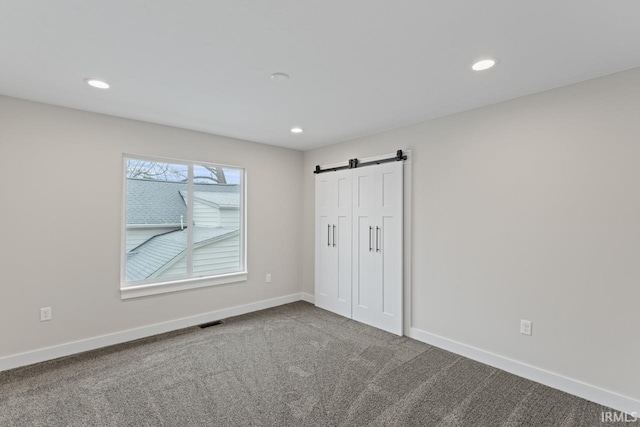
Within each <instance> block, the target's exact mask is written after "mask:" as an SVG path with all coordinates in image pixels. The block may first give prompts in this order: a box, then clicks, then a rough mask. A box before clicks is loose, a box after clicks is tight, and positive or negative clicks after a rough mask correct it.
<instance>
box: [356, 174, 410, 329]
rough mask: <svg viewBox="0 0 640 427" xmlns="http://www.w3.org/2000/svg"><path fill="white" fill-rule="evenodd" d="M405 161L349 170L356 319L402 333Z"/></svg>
mask: <svg viewBox="0 0 640 427" xmlns="http://www.w3.org/2000/svg"><path fill="white" fill-rule="evenodd" d="M403 192H404V190H403V164H402V162H394V163H385V164H381V165H376V166H369V167H363V168H357V169H355V170H354V172H353V211H352V215H353V286H352V289H353V308H352V318H353V319H354V320H357V321H360V322H363V323H366V324H369V325H371V326H375V327H377V328H380V329H383V330H385V331H388V332H391V333H394V334H397V335H402V332H403V329H402V325H403V315H402V302H403V296H402V294H403V282H402V274H403V271H402V270H403V256H402V252H403V242H402V236H403V228H402V224H403Z"/></svg>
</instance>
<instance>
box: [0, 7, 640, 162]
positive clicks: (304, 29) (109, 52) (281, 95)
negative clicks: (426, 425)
mask: <svg viewBox="0 0 640 427" xmlns="http://www.w3.org/2000/svg"><path fill="white" fill-rule="evenodd" d="M639 17H640V1H638V0H561V1H559V0H537V1H531V0H526V1H525V0H483V1H477V0H466V1H461V0H438V1H435V0H429V1H427V0H420V1H419V0H416V1H407V0H395V1H392V0H322V1H320V0H307V1H302V0H269V1H265V0H251V1H250V0H227V1H220V0H215V1H214V0H182V1H176V0H152V1H151V0H147V1H144V0H112V1H98V0H75V1H74V0H55V1H52V0H29V1H25V0H3V1H1V2H0V58H1V63H0V93H2V94H4V95H9V96H14V97H18V98H25V99H30V100H36V101H41V102H46V103H51V104H57V105H63V106H67V107H73V108H78V109H82V110H88V111H95V112H99V113H105V114H111V115H115V116H120V117H127V118H132V119H139V120H144V121H149V122H154V123H161V124H167V125H173V126H178V127H183V128H187V129H194V130H199V131H204V132H209V133H214V134H219V135H226V136H232V137H237V138H242V139H247V140H251V141H257V142H262V143H267V144H273V145H279V146H284V147H291V148H297V149H302V150H306V149H310V148H314V147H318V146H322V145H328V144H332V143H336V142H340V141H344V140H347V139H351V138H354V137H358V136H362V135H366V134H371V133H375V132H379V131H381V130H386V129H390V128H395V127H400V126H403V125H406V124H410V123H414V122H418V121H422V120H426V119H430V118H434V117H438V116H443V115H447V114H451V113H455V112H459V111H463V110H468V109H471V108H475V107H479V106H482V105H487V104H492V103H495V102H499V101H503V100H506V99H510V98H514V97H518V96H522V95H525V94H529V93H533V92H538V91H542V90H545V89H550V88H553V87H557V86H562V85H566V84H570V83H574V82H578V81H582V80H586V79H589V78H593V77H596V76H600V75H604V74H609V73H612V72H616V71H620V70H623V69H628V68H632V67H637V66H640V24H639V22H640V21H639ZM485 56H495V57H498V58H499V60H500V63H499V65H498V66H497V67H495V68H494V69H492V70H490V71H486V72H483V73H478V72H472V71H471V70H470V66H471V64H472V62H474V60H476V59H478V58H482V57H485ZM274 72H285V73H288V74H290V75H291V79H290V80H288V81H286V82H282V83H276V82H273V81H271V80H270V78H269V76H270V75H271V74H272V73H274ZM86 77H100V78H103V79H104V80H106V81H108V82H109V83H110V84H111V85H112V88H111V89H109V90H107V91H101V90H97V89H92V88H90V87H88V86H87V85H86V84H85V83H84V82H83V79H84V78H86ZM292 126H301V127H302V128H304V129H305V132H304V133H303V134H301V135H294V134H291V133H290V132H289V129H290V128H291V127H292Z"/></svg>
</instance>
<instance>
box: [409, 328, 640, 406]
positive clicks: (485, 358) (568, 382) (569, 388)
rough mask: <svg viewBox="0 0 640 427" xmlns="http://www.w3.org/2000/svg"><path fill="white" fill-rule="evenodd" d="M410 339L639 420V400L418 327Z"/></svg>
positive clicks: (412, 330)
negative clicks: (635, 416)
mask: <svg viewBox="0 0 640 427" xmlns="http://www.w3.org/2000/svg"><path fill="white" fill-rule="evenodd" d="M408 336H409V337H410V338H413V339H416V340H418V341H422V342H424V343H427V344H430V345H433V346H435V347H439V348H441V349H444V350H447V351H450V352H452V353H456V354H459V355H461V356H464V357H467V358H469V359H473V360H475V361H478V362H481V363H484V364H486V365H489V366H493V367H494V368H498V369H502V370H503V371H507V372H509V373H512V374H514V375H517V376H519V377H523V378H526V379H528V380H531V381H535V382H537V383H540V384H544V385H546V386H549V387H552V388H555V389H557V390H561V391H564V392H566V393H569V394H572V395H574V396H578V397H582V398H583V399H586V400H590V401H592V402H595V403H599V404H601V405H604V406H608V407H610V408H612V409H615V410H617V411H622V412H626V413H628V414H631V415H637V416H638V417H640V401H638V400H635V399H632V398H630V397H626V396H622V395H620V394H617V393H614V392H612V391H608V390H604V389H602V388H599V387H596V386H593V385H590V384H586V383H583V382H581V381H578V380H574V379H571V378H567V377H564V376H562V375H559V374H555V373H553V372H549V371H545V370H544V369H540V368H536V367H535V366H531V365H527V364H526V363H522V362H518V361H516V360H513V359H509V358H507V357H503V356H499V355H497V354H493V353H490V352H487V351H484V350H480V349H479V348H475V347H472V346H469V345H466V344H462V343H460V342H457V341H453V340H450V339H448V338H444V337H441V336H438V335H434V334H431V333H429V332H425V331H422V330H420V329H416V328H410V329H409V334H408Z"/></svg>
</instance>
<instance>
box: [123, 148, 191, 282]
mask: <svg viewBox="0 0 640 427" xmlns="http://www.w3.org/2000/svg"><path fill="white" fill-rule="evenodd" d="M126 164H127V179H126V233H125V235H126V248H125V249H126V261H125V262H126V272H125V276H126V281H127V282H134V281H140V280H148V279H156V278H157V279H160V280H159V281H161V280H162V279H163V278H169V277H175V276H186V275H187V260H186V255H187V251H186V248H187V226H188V224H187V222H188V221H187V204H186V199H185V194H186V190H187V180H188V167H187V166H186V165H181V164H171V163H163V162H155V161H148V160H136V159H127V162H126Z"/></svg>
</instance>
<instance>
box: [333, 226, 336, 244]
mask: <svg viewBox="0 0 640 427" xmlns="http://www.w3.org/2000/svg"><path fill="white" fill-rule="evenodd" d="M333 247H334V248H335V247H336V225H335V224H333Z"/></svg>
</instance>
